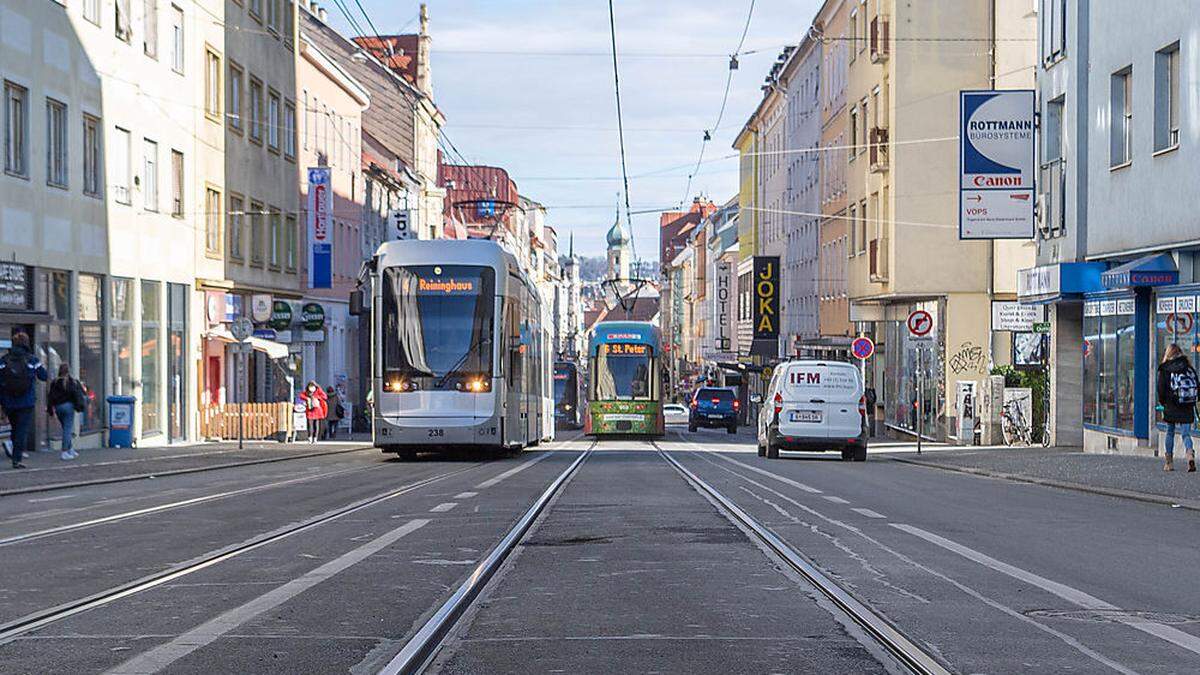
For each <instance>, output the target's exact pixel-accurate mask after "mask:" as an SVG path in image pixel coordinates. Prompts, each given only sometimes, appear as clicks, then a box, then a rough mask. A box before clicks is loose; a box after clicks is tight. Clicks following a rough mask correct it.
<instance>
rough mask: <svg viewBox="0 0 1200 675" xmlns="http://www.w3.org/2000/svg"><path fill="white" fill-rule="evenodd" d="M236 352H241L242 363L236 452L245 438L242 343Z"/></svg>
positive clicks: (244, 372) (243, 355)
mask: <svg viewBox="0 0 1200 675" xmlns="http://www.w3.org/2000/svg"><path fill="white" fill-rule="evenodd" d="M238 350H239V351H240V352H241V354H240V356H241V362H242V386H241V387H238V388H239V389H240V390H241V391H240V392H239V393H240V394H241V395H240V396H238V450H241V449H242V444H243V443H244V440H245V437H246V393H247V392H246V390H245V388H244V387H245V386H246V345H245V343H242V344H240V345H238Z"/></svg>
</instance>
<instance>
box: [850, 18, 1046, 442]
mask: <svg viewBox="0 0 1200 675" xmlns="http://www.w3.org/2000/svg"><path fill="white" fill-rule="evenodd" d="M848 9H849V14H848V30H847V34H846V38H845V40H844V41H845V42H846V44H847V46H848V50H847V63H848V84H847V89H846V95H847V101H846V106H847V108H848V118H847V123H846V129H847V133H848V138H847V141H848V142H847V143H846V147H847V151H846V163H847V171H848V175H847V216H846V221H847V222H848V223H849V236H848V242H847V243H848V250H847V255H848V261H847V278H848V295H849V299H850V318H851V320H853V321H856V322H858V323H859V326H860V329H861V330H862V331H863V332H866V333H868V334H871V335H873V336H874V337H875V341H876V344H877V345H878V351H877V355H876V357H875V358H874V359H873V363H874V368H873V372H872V373H869V376H868V380H869V381H871V382H873V383H874V385H875V387H876V390H877V392H878V395H879V400H880V401H882V402H883V403H882V406H883V408H884V411H883V412H884V415H883V417H882V419H883V420H884V421H885V423H886V424H887V425H888V426H890V427H892V428H893V429H896V430H898V431H901V432H907V433H914V432H915V430H916V429H917V428H918V426H919V425H918V416H920V417H921V418H922V419H921V423H920V427H921V428H923V429H926V430H930V431H929V432H928V433H930V435H932V436H935V437H937V438H943V437H946V436H947V435H950V434H953V433H957V432H956V428H955V427H956V424H955V412H954V409H953V408H954V406H953V397H952V396H951V397H950V399H949V400H950V404H949V405H948V404H947V400H948V399H947V396H948V394H947V392H950V393H951V394H952V393H953V392H954V391H955V388H956V385H957V383H958V382H976V383H977V386H979V387H980V388H982V382H983V381H985V380H986V377H987V376H988V374H989V372H990V369H991V367H992V366H993V365H1003V364H1007V363H1008V362H1009V361H1010V358H1011V354H1010V353H1009V352H1008V350H1006V349H1005V348H1004V346H1005V344H1006V343H1004V342H1003V336H997V335H995V334H994V333H993V331H991V330H990V321H991V302H992V300H993V299H996V298H997V297H1004V296H998V295H997V290H998V285H997V283H996V280H997V279H1001V278H1003V279H1006V280H1007V279H1013V278H1015V276H1016V270H1017V269H1019V268H1020V267H1024V266H1027V264H1028V263H1025V262H1024V261H1025V260H1028V261H1029V262H1032V258H1033V249H1032V247H1030V246H1028V245H1024V247H1023V248H1022V245H1021V244H1015V245H1011V244H1000V245H997V244H995V243H993V242H991V241H961V240H959V238H958V227H957V220H958V217H957V214H958V202H957V194H956V191H955V190H951V189H949V188H947V189H938V188H937V186H952V185H955V184H956V181H957V178H956V177H957V175H958V153H957V148H958V146H957V135H958V114H957V109H958V95H959V91H960V90H964V89H989V88H993V87H994V86H998V85H1000V84H1001V81H1000V79H999V78H998V77H997V75H998V72H997V70H996V65H997V64H998V63H999V62H1000V60H999V57H998V56H996V55H994V54H995V53H996V52H995V50H994V47H995V46H996V45H999V44H1006V45H1007V44H1008V43H1011V47H1012V50H1013V51H1012V53H1010V54H1008V55H1006V57H1005V59H1006V60H1005V61H1004V62H1005V63H1006V64H1008V66H1011V67H1010V70H1014V72H1013V73H1011V74H1010V75H1011V77H1007V78H1006V79H1005V80H1004V81H1003V84H1005V85H1007V86H1016V85H1020V84H1024V86H1025V88H1029V87H1031V86H1032V64H1033V63H1034V58H1035V49H1034V46H1033V42H1032V41H1031V40H1032V38H1033V36H1034V35H1035V30H1036V29H1035V23H1034V17H1035V16H1036V15H1035V14H1034V13H1033V11H1032V10H1033V6H1032V3H1031V2H998V1H995V0H969V1H967V2H961V3H956V5H955V9H954V11H952V12H951V11H947V10H946V8H945V6H944V5H942V4H940V3H905V2H895V1H894V0H858V2H857V3H851V5H850V7H849V8H848ZM932 26H936V27H937V30H936V34H937V35H953V36H958V37H961V38H962V39H963V40H964V41H966V43H968V44H971V45H972V47H971V48H970V49H963V50H960V51H947V47H946V45H945V44H943V43H941V42H936V41H925V40H923V38H924V37H926V36H927V35H928V34H929V31H930V30H931V29H930V27H932ZM981 46H982V47H981ZM1008 66H1006V67H1008ZM1006 283H1007V284H1008V285H1009V286H1011V282H1008V281H1006ZM1012 290H1015V289H1012ZM1011 297H1015V294H1011ZM914 310H924V311H927V312H929V313H930V314H931V316H932V317H933V318H934V323H935V329H934V331H935V334H936V336H937V338H936V345H937V346H936V348H934V349H924V350H923V349H922V348H920V347H918V345H917V344H915V343H913V342H912V341H911V340H910V339H909V334H908V331H907V330H906V329H905V319H906V318H907V316H908V315H909V314H910V313H911V312H912V311H914ZM922 351H924V352H925V353H924V354H922ZM918 370H920V371H921V372H918ZM918 386H921V387H922V388H923V391H922V392H921V393H920V395H919V396H918V395H917V391H916V388H917V387H918ZM918 398H919V399H920V400H922V401H923V402H924V405H923V407H922V408H921V409H920V410H918V409H917V408H916V407H915V406H914V405H913V402H914V401H915V400H917V399H918Z"/></svg>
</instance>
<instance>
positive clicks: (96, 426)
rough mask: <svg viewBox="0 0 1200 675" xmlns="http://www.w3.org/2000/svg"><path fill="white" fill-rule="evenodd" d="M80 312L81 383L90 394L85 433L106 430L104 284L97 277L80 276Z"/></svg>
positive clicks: (81, 426) (79, 369) (85, 411)
mask: <svg viewBox="0 0 1200 675" xmlns="http://www.w3.org/2000/svg"><path fill="white" fill-rule="evenodd" d="M76 301H77V303H78V307H77V308H76V311H77V312H78V313H79V366H78V372H79V381H80V382H81V383H82V384H83V388H84V390H85V393H86V395H87V401H88V403H87V408H86V409H85V410H84V411H83V414H82V416H81V417H82V419H81V420H80V429H81V430H82V432H83V433H89V432H97V431H100V430H101V429H102V428H103V427H104V420H103V416H102V415H103V412H104V410H103V405H104V323H103V318H104V315H103V307H104V283H103V278H102V277H100V276H99V275H96V274H80V275H79V288H78V291H77V293H76Z"/></svg>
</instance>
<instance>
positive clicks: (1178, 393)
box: [1157, 344, 1200, 472]
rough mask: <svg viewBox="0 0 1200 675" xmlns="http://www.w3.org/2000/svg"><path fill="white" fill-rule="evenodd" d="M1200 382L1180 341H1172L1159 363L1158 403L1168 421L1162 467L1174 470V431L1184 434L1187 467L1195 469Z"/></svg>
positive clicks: (1165, 469)
mask: <svg viewBox="0 0 1200 675" xmlns="http://www.w3.org/2000/svg"><path fill="white" fill-rule="evenodd" d="M1198 387H1200V382H1197V379H1196V371H1195V370H1194V369H1193V368H1192V364H1191V363H1189V362H1188V358H1187V356H1185V355H1184V353H1183V350H1182V349H1180V348H1179V345H1176V344H1172V345H1170V346H1168V347H1167V351H1166V353H1165V354H1163V360H1162V363H1160V364H1158V386H1157V389H1158V404H1159V405H1160V406H1162V411H1163V421H1164V422H1166V423H1167V438H1166V447H1165V450H1166V453H1165V454H1166V463H1165V464H1164V465H1163V471H1174V470H1175V465H1174V464H1173V461H1172V460H1174V455H1175V434H1176V433H1177V432H1178V433H1179V435H1181V436H1183V447H1184V448H1185V449H1186V450H1187V458H1188V469H1187V470H1188V471H1189V472H1192V471H1195V470H1196V452H1195V450H1194V449H1193V448H1192V422H1193V421H1195V419H1196V395H1197V388H1198Z"/></svg>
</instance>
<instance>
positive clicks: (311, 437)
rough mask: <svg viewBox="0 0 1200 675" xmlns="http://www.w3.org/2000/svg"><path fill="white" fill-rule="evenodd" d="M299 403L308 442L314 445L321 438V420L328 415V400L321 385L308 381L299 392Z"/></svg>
mask: <svg viewBox="0 0 1200 675" xmlns="http://www.w3.org/2000/svg"><path fill="white" fill-rule="evenodd" d="M300 402H301V403H303V404H304V419H306V420H307V421H308V442H309V443H316V442H317V439H318V438H320V436H321V420H323V419H325V417H326V415H328V414H329V400H328V397H327V396H326V395H325V390H324V389H322V388H321V385H319V384H317V383H316V382H314V381H312V380H309V381H308V384H307V385H305V386H304V391H302V392H300Z"/></svg>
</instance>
